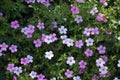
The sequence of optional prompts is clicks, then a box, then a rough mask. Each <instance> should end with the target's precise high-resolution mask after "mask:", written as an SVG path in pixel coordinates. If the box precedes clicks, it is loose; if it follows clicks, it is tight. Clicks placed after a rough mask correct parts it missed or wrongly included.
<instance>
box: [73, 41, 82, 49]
mask: <svg viewBox="0 0 120 80" xmlns="http://www.w3.org/2000/svg"><path fill="white" fill-rule="evenodd" d="M82 46H83V41H82V40H79V41H76V42H75V47H77V48H82Z"/></svg>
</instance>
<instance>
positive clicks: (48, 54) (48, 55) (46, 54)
mask: <svg viewBox="0 0 120 80" xmlns="http://www.w3.org/2000/svg"><path fill="white" fill-rule="evenodd" d="M52 57H54V54H53V52H52V51H49V52H45V58H48V59H49V60H50V59H52Z"/></svg>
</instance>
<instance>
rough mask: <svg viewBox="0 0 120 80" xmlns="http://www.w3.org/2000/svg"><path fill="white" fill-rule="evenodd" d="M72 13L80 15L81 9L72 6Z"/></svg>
mask: <svg viewBox="0 0 120 80" xmlns="http://www.w3.org/2000/svg"><path fill="white" fill-rule="evenodd" d="M71 12H72V14H78V13H79V8H78V7H76V6H74V5H72V6H71Z"/></svg>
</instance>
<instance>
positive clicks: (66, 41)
mask: <svg viewBox="0 0 120 80" xmlns="http://www.w3.org/2000/svg"><path fill="white" fill-rule="evenodd" d="M62 42H63V44H66V45H67V46H68V47H70V46H73V45H74V40H72V39H70V38H67V39H64V40H63V41H62Z"/></svg>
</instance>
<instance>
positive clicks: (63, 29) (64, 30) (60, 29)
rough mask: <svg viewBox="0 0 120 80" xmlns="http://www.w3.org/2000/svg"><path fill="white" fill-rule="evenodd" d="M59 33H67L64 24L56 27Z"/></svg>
mask: <svg viewBox="0 0 120 80" xmlns="http://www.w3.org/2000/svg"><path fill="white" fill-rule="evenodd" d="M58 30H59V32H60V34H66V33H67V28H65V27H64V26H61V27H60V28H58Z"/></svg>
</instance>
